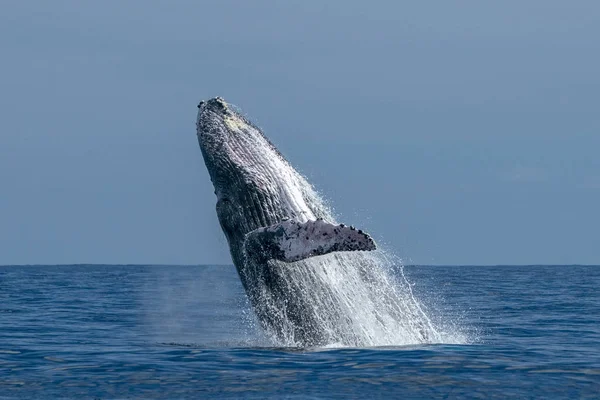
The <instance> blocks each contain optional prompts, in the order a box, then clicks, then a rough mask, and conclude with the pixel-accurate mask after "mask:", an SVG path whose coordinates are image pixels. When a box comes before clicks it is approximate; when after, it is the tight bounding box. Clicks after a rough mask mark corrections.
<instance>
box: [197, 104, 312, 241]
mask: <svg viewBox="0 0 600 400" xmlns="http://www.w3.org/2000/svg"><path fill="white" fill-rule="evenodd" d="M198 109H199V110H198V118H197V124H196V125H197V134H198V142H199V144H200V148H201V150H202V155H203V157H204V162H205V163H206V167H207V169H208V172H209V175H210V178H211V181H212V183H213V185H214V189H215V194H216V196H217V216H218V218H219V222H220V224H221V227H222V228H223V232H224V233H225V236H226V237H227V239H228V242H229V245H230V248H231V249H232V253H233V249H234V247H235V246H236V245H239V244H240V243H241V242H242V241H243V239H244V236H245V235H246V234H247V233H248V232H250V231H252V230H254V229H257V228H260V227H264V226H269V225H272V224H275V223H277V222H280V221H282V220H285V219H287V218H295V219H301V220H302V219H304V220H306V219H314V218H315V216H314V215H312V211H311V207H310V206H309V205H308V204H307V203H306V199H307V196H306V194H307V193H308V192H310V191H311V187H310V185H309V184H308V182H306V180H305V179H304V178H303V177H302V176H301V175H300V174H299V173H297V172H296V171H295V170H294V168H293V167H292V166H291V165H290V164H289V163H288V162H287V161H286V160H285V159H284V158H283V156H282V155H281V154H280V153H279V151H278V150H277V149H276V148H275V146H273V145H272V144H271V142H269V140H268V139H267V138H266V137H265V136H264V135H263V134H262V132H261V131H260V129H258V128H257V127H256V126H255V125H253V124H252V123H251V122H250V121H248V120H247V119H246V118H245V117H244V116H243V115H242V114H241V113H240V112H238V111H237V110H236V109H234V108H233V107H232V106H230V105H229V104H227V103H226V102H225V101H224V100H223V99H222V98H220V97H216V98H213V99H210V100H207V101H202V102H200V104H199V105H198Z"/></svg>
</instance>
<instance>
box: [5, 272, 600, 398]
mask: <svg viewBox="0 0 600 400" xmlns="http://www.w3.org/2000/svg"><path fill="white" fill-rule="evenodd" d="M404 270H405V273H406V275H407V277H408V279H409V280H410V281H411V282H412V283H413V284H414V286H413V290H414V292H415V296H416V297H417V298H418V299H419V300H420V301H421V302H422V303H423V305H424V306H426V307H427V313H428V314H429V315H430V316H431V317H432V319H433V321H434V323H435V324H437V326H438V327H439V328H440V329H441V330H442V331H445V333H447V334H448V336H447V337H452V335H453V334H458V333H460V334H461V335H463V337H464V339H465V340H463V341H460V343H444V344H430V345H402V346H392V347H385V348H362V349H356V348H326V349H295V348H281V347H276V346H275V347H274V346H273V344H272V343H270V342H269V341H268V340H267V339H266V338H264V337H262V335H261V333H260V331H259V330H258V329H256V328H255V327H253V326H252V321H253V318H252V313H251V312H249V310H248V308H247V304H246V302H245V295H244V293H243V290H242V288H241V285H240V283H239V279H238V277H237V275H236V272H235V269H234V268H233V267H232V266H189V267H180V266H103V265H95V266H89V265H78V266H5V267H0V397H2V398H20V399H33V398H53V399H54V398H96V399H112V398H230V399H235V398H256V399H259V398H294V399H301V398H308V399H327V398H382V399H383V398H431V397H443V398H507V397H513V398H540V397H553V398H558V397H562V398H598V393H600V290H599V289H600V267H588V266H522V267H505V266H498V267H405V269H404ZM457 337H458V336H457ZM457 342H459V341H457Z"/></svg>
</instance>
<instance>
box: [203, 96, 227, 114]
mask: <svg viewBox="0 0 600 400" xmlns="http://www.w3.org/2000/svg"><path fill="white" fill-rule="evenodd" d="M198 108H200V109H202V108H206V109H208V110H211V111H219V110H226V109H227V103H226V102H225V100H223V98H222V97H218V96H217V97H214V98H212V99H209V100H206V101H205V100H201V101H200V103H199V104H198Z"/></svg>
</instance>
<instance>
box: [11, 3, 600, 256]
mask: <svg viewBox="0 0 600 400" xmlns="http://www.w3.org/2000/svg"><path fill="white" fill-rule="evenodd" d="M599 38H600V3H598V2H597V1H577V2H566V1H555V0H550V1H541V0H539V1H501V2H483V1H453V2H410V4H408V3H407V2H398V1H376V2H365V1H360V2H357V1H347V0H345V1H341V0H339V1H327V2H325V1H307V0H302V1H299V0H298V1H296V0H294V1H275V0H273V1H197V0H193V1H192V0H190V1H156V0H145V1H123V2H121V1H97V2H83V1H80V0H70V1H65V0H54V1H41V0H40V1H5V2H3V3H2V13H0V48H1V49H2V56H1V61H2V62H1V63H0V116H1V119H0V123H1V131H0V264H28V263H44V264H46V263H86V262H89V263H183V264H204V263H230V260H229V254H228V249H227V244H226V241H225V239H224V237H223V235H222V233H221V230H220V228H219V225H218V222H217V219H216V215H215V211H214V203H215V199H214V195H213V190H212V185H211V183H210V181H209V178H208V174H207V172H206V171H205V167H204V163H203V161H202V157H201V153H200V150H199V148H198V144H197V140H196V135H195V117H196V111H197V109H196V104H197V103H198V101H199V100H200V99H205V98H208V97H213V96H217V95H220V96H223V97H224V98H225V99H226V100H228V101H229V102H231V103H234V104H236V105H238V106H240V107H242V109H243V110H244V111H245V112H246V113H247V114H249V115H250V116H251V117H252V118H253V119H254V120H255V121H256V122H257V123H258V124H259V126H261V127H262V128H263V129H264V131H265V132H266V134H267V136H268V137H269V138H271V139H272V141H273V142H274V143H275V144H276V145H277V146H278V147H279V148H280V150H281V151H282V152H283V154H285V155H286V156H287V157H288V158H289V159H290V160H291V161H292V163H293V164H294V165H295V166H296V167H297V168H298V169H299V170H300V171H301V172H303V173H305V174H306V175H307V176H308V177H309V179H310V180H311V181H312V182H313V183H314V184H315V185H316V187H317V188H318V189H319V190H320V191H321V192H322V193H323V194H324V195H325V196H326V197H327V198H329V199H331V202H332V204H333V205H334V206H335V209H336V211H337V212H338V214H340V215H341V216H342V218H341V219H343V220H344V221H346V222H348V223H354V224H356V225H359V226H361V227H364V228H365V229H367V230H368V231H369V232H371V233H372V234H373V236H374V237H375V238H376V239H378V240H379V241H380V242H382V243H385V245H386V247H387V248H388V249H391V250H393V251H394V252H395V253H396V254H397V255H399V256H400V257H402V258H403V259H405V260H406V261H407V262H412V263H424V264H504V263H511V264H514V263H519V264H520V263H553V264H559V263H600V158H599V157H598V153H599V151H600V40H599Z"/></svg>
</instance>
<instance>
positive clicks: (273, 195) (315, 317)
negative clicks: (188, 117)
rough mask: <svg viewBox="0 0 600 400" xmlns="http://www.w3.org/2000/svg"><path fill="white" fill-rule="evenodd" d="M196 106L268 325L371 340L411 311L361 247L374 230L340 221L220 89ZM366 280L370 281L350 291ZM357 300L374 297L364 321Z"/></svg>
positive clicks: (222, 201) (227, 223)
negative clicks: (356, 294)
mask: <svg viewBox="0 0 600 400" xmlns="http://www.w3.org/2000/svg"><path fill="white" fill-rule="evenodd" d="M198 108H199V111H198V116H197V122H196V125H197V136H198V141H199V144H200V149H201V151H202V155H203V158H204V161H205V164H206V167H207V169H208V172H209V175H210V179H211V181H212V183H213V185H214V189H215V194H216V196H217V204H216V211H217V216H218V219H219V222H220V225H221V228H222V230H223V232H224V234H225V236H226V238H227V241H228V243H229V249H230V253H231V257H232V260H233V263H234V265H235V267H236V268H237V271H238V274H239V277H240V280H241V283H242V285H243V287H244V289H245V291H246V294H247V296H248V299H249V300H250V304H251V306H252V308H253V309H254V311H255V314H256V316H257V317H258V320H259V321H260V324H261V325H262V328H263V329H264V331H265V332H267V334H268V335H270V336H271V337H272V338H273V339H274V340H275V341H277V342H278V343H282V344H285V345H296V346H318V345H325V344H328V343H344V344H347V345H357V346H358V345H365V344H372V343H375V340H374V339H373V337H374V336H375V335H377V334H380V333H381V331H383V330H385V329H388V330H393V329H396V330H398V329H399V328H398V327H394V326H390V321H389V320H391V319H394V318H395V319H398V318H399V317H400V316H401V315H400V314H415V313H418V310H415V309H414V307H413V309H410V307H409V308H406V307H404V308H403V306H401V305H398V304H396V303H398V299H397V296H396V295H395V293H394V289H393V288H392V287H391V285H390V284H389V283H388V282H387V279H388V278H387V277H386V276H384V275H382V274H381V273H380V271H379V272H378V271H377V266H376V265H375V263H374V262H373V261H372V260H371V259H369V258H367V257H365V254H366V252H367V251H370V250H374V249H375V248H376V245H375V242H374V241H373V239H372V238H371V237H370V236H369V235H368V234H367V233H365V232H363V231H362V230H358V229H355V228H354V227H352V226H346V225H344V224H340V223H338V222H337V221H336V220H335V218H334V216H333V215H332V213H331V211H330V210H329V208H328V207H327V206H326V205H325V204H324V202H323V201H322V199H321V197H320V196H318V195H317V193H316V191H315V190H314V189H313V187H312V186H311V185H310V184H309V183H308V181H307V180H306V179H305V178H304V177H303V176H302V175H301V174H300V173H298V172H297V171H296V170H295V169H294V168H293V167H292V165H291V164H290V163H289V162H288V161H287V160H286V159H285V158H284V157H283V156H282V154H281V153H280V152H279V151H278V150H277V149H276V148H275V146H274V145H273V144H272V143H271V142H270V141H269V140H268V139H267V138H266V137H265V135H263V133H262V132H261V130H260V129H259V128H257V127H256V126H255V125H254V124H252V123H251V122H250V121H249V120H248V119H247V118H246V117H245V116H243V115H242V114H241V113H240V112H238V111H237V110H236V109H234V108H233V107H232V106H230V105H229V104H227V103H226V102H225V101H224V100H223V99H222V98H219V97H217V98H213V99H210V100H207V101H201V102H200V104H199V105H198ZM348 274H350V275H351V276H350V277H349V278H345V277H344V276H345V275H348ZM353 282H354V284H355V285H356V288H354V289H353V288H352V287H351V286H352V283H353ZM363 288H367V289H369V288H372V289H373V288H374V289H373V290H370V292H369V293H367V295H365V296H363V298H358V299H353V298H352V296H353V294H352V293H353V291H354V292H357V291H360V290H363ZM357 300H358V301H357ZM356 302H360V303H369V304H353V303H356ZM371 303H372V304H371ZM360 306H365V307H367V306H370V307H371V309H372V311H367V313H366V314H369V315H367V316H366V317H365V318H367V319H368V318H372V320H371V321H370V322H369V321H357V320H356V318H358V317H357V315H358V314H360V312H359V311H357V310H358V309H357V307H360ZM369 324H370V325H369ZM361 325H366V326H361ZM409 325H410V324H409ZM416 325H418V326H419V328H418V329H414V330H413V331H414V332H412V334H413V335H414V336H415V338H414V339H413V341H415V342H422V341H424V336H423V335H424V333H423V329H422V322H419V321H417V322H416ZM409 333H410V332H409ZM405 336H406V335H405Z"/></svg>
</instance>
